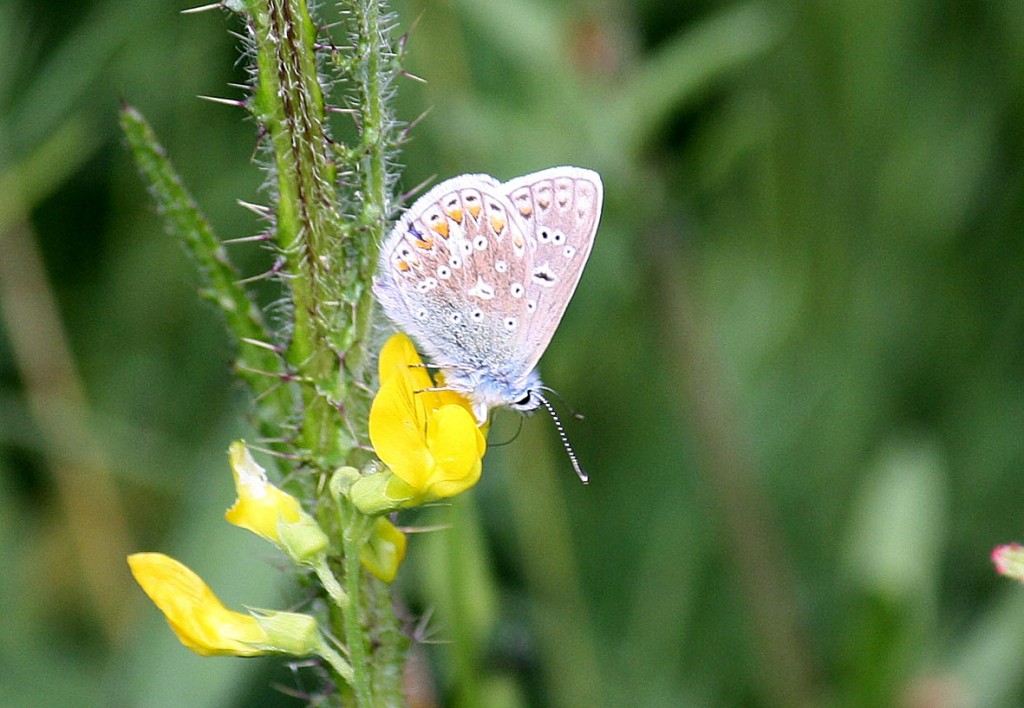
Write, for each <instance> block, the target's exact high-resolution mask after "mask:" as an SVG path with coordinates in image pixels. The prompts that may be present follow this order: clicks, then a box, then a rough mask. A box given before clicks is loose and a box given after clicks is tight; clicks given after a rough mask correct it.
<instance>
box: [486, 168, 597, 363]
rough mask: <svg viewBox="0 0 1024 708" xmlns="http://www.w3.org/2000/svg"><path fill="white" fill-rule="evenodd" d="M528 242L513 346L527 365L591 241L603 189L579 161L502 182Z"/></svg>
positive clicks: (544, 340)
mask: <svg viewBox="0 0 1024 708" xmlns="http://www.w3.org/2000/svg"><path fill="white" fill-rule="evenodd" d="M502 189H503V190H504V192H505V194H506V195H507V196H508V201H509V202H510V203H511V205H512V208H513V209H514V213H515V215H516V216H517V217H518V218H519V219H520V220H521V221H522V223H523V225H524V228H525V230H526V234H527V241H528V243H529V249H530V254H529V259H528V263H527V264H526V267H527V272H526V273H525V275H524V278H525V283H526V287H527V293H528V296H527V298H525V302H524V303H523V307H524V315H525V319H526V324H525V326H524V327H522V328H521V329H520V330H519V331H518V332H517V341H516V348H517V351H518V352H520V353H521V358H522V359H523V360H524V364H525V366H526V369H527V371H530V370H532V369H533V368H534V367H535V366H536V365H537V362H538V361H539V360H540V357H541V355H542V354H543V353H544V350H545V349H547V347H548V344H549V343H550V342H551V337H552V336H554V333H555V329H556V328H557V327H558V323H559V322H560V321H561V319H562V315H564V314H565V310H566V308H567V307H568V306H569V300H570V299H571V298H572V296H573V293H574V292H575V291H576V286H577V285H578V284H579V281H580V277H581V276H582V275H583V266H585V265H586V263H587V259H588V258H589V257H590V250H591V248H592V247H593V245H594V236H595V235H596V234H597V226H598V222H599V221H600V218H601V204H602V201H603V198H604V189H603V186H602V183H601V177H600V176H599V175H598V174H597V173H596V172H594V171H592V170H586V169H583V168H581V167H568V166H566V167H552V168H550V169H546V170H541V171H540V172H534V173H532V174H528V175H524V176H523V177H518V178H516V179H514V180H511V181H509V182H507V183H506V184H504V185H502Z"/></svg>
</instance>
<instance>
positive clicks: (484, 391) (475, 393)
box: [449, 370, 543, 424]
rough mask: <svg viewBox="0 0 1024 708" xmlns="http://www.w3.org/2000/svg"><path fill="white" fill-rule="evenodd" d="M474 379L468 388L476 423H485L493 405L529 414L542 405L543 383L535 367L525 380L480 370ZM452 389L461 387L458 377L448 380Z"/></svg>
mask: <svg viewBox="0 0 1024 708" xmlns="http://www.w3.org/2000/svg"><path fill="white" fill-rule="evenodd" d="M472 378H473V379H474V380H473V381H472V382H471V383H470V385H469V386H467V388H468V389H469V393H468V395H469V399H470V401H471V402H472V404H473V413H474V414H475V415H476V419H477V422H478V423H480V424H483V423H484V422H485V421H486V420H487V415H488V413H489V412H490V410H491V409H492V408H499V407H502V406H505V407H508V408H511V409H513V410H517V411H519V412H521V413H529V412H531V411H534V410H536V409H537V408H540V406H541V405H542V398H543V397H542V396H541V393H540V390H541V387H542V384H541V382H540V376H539V375H538V374H537V372H536V370H535V371H531V372H530V373H529V374H528V375H527V376H526V378H525V379H524V380H522V381H520V382H516V383H509V382H508V381H506V380H504V379H502V378H501V377H498V376H493V375H488V374H486V373H479V372H477V373H476V375H474V376H473V377H472ZM449 381H450V383H451V384H452V385H453V388H459V382H458V381H457V379H449Z"/></svg>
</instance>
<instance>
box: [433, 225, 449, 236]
mask: <svg viewBox="0 0 1024 708" xmlns="http://www.w3.org/2000/svg"><path fill="white" fill-rule="evenodd" d="M430 228H432V229H433V230H434V231H436V232H437V233H439V234H441V237H442V238H448V222H447V221H439V222H437V223H436V224H431V225H430Z"/></svg>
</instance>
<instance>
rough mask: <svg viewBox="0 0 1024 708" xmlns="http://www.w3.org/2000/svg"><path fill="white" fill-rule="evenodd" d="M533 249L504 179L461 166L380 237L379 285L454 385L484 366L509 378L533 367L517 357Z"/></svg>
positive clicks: (393, 312) (393, 313)
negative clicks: (502, 182) (507, 194)
mask: <svg viewBox="0 0 1024 708" xmlns="http://www.w3.org/2000/svg"><path fill="white" fill-rule="evenodd" d="M528 255H529V248H528V243H527V237H526V234H525V232H524V227H523V224H522V223H521V221H520V220H519V219H517V218H516V217H515V216H514V214H513V210H512V207H511V205H510V204H509V203H508V201H507V199H506V198H505V196H504V194H503V190H502V188H501V185H500V183H499V182H497V181H496V180H495V179H494V178H492V177H489V176H487V175H463V176H461V177H455V178H453V179H450V180H447V181H445V182H442V183H440V184H438V185H437V186H436V187H434V188H433V189H431V190H430V191H429V192H427V193H426V194H425V195H423V196H422V197H421V198H420V199H418V200H417V201H416V202H415V203H414V204H413V205H412V207H411V208H410V209H409V210H408V211H407V212H406V213H405V215H404V216H403V217H402V218H401V220H400V221H399V222H398V224H397V225H396V226H395V228H394V229H393V230H392V232H391V234H390V235H389V236H388V238H387V239H386V240H385V242H384V244H383V246H382V249H381V254H380V264H379V268H378V275H377V278H376V280H375V283H374V292H375V294H376V295H377V298H378V300H379V301H380V302H381V304H382V305H383V307H384V311H385V313H386V314H387V315H388V316H389V317H390V318H391V319H392V320H393V321H394V322H395V323H396V324H398V325H399V326H400V327H401V328H402V329H403V330H405V331H406V332H407V333H408V334H409V335H410V336H412V337H413V338H414V339H415V340H416V341H417V342H418V343H419V345H420V347H421V348H422V349H423V350H424V352H425V353H426V354H427V355H428V356H429V357H430V359H431V360H432V362H433V363H434V364H435V365H437V366H440V367H442V368H444V369H445V370H446V371H447V372H448V373H449V384H450V385H452V386H453V387H456V388H460V389H467V390H471V389H472V388H474V387H475V383H474V382H475V381H477V380H478V379H479V378H480V377H481V376H483V377H487V376H491V377H492V378H495V379H498V380H499V381H501V382H502V383H508V382H511V381H515V380H517V379H518V378H522V377H525V374H527V373H529V370H526V371H525V372H521V371H520V369H521V368H522V362H517V361H516V352H517V343H516V334H517V333H518V332H519V330H520V328H521V327H522V326H523V325H522V323H521V322H520V317H521V315H520V314H519V311H520V309H521V307H520V301H522V300H524V299H525V298H524V296H525V291H526V286H525V276H526V273H527V272H528V271H527V269H528ZM460 381H461V382H462V385H460ZM467 381H469V383H466V382H467Z"/></svg>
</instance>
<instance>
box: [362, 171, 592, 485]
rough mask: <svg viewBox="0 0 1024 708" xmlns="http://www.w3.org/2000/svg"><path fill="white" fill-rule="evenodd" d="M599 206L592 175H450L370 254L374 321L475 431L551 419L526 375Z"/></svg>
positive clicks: (556, 318)
mask: <svg viewBox="0 0 1024 708" xmlns="http://www.w3.org/2000/svg"><path fill="white" fill-rule="evenodd" d="M602 198H603V188H602V184H601V178H600V176H599V175H598V174H597V173H596V172H593V171H592V170H587V169H583V168H580V167H552V168H549V169H546V170H541V171H540V172H534V173H532V174H528V175H524V176H522V177H517V178H516V179H513V180H511V181H509V182H505V183H501V182H498V181H497V180H496V179H494V178H493V177H490V176H488V175H461V176H459V177H454V178H452V179H449V180H445V181H444V182H441V183H440V184H438V185H436V186H435V187H433V188H432V189H430V190H429V191H428V192H427V193H426V194H424V195H423V196H422V197H420V198H419V199H417V200H416V202H415V203H414V204H413V205H412V207H410V208H409V210H408V211H406V212H405V214H404V215H403V216H402V218H401V219H400V220H399V221H398V223H397V224H396V226H395V227H394V229H393V230H392V231H391V233H390V235H389V236H388V237H387V239H385V241H384V243H383V244H382V246H381V250H380V262H379V264H378V270H377V277H376V278H375V279H374V285H373V289H374V293H375V294H376V296H377V299H378V300H379V301H380V303H381V305H382V306H383V308H384V312H385V313H386V314H387V316H388V317H389V318H390V319H391V320H392V321H393V322H394V323H395V324H396V325H397V326H398V327H399V328H400V329H402V330H403V331H405V332H406V333H407V334H409V335H410V336H411V337H412V338H413V339H414V340H416V342H417V343H418V344H419V346H420V347H421V349H422V350H423V352H424V353H425V354H426V355H427V356H428V357H429V358H430V360H431V363H432V364H433V365H434V366H437V367H438V368H440V369H442V370H443V371H444V374H445V381H446V387H447V388H450V389H452V390H455V391H458V392H460V393H462V394H464V395H465V396H466V397H467V398H468V399H469V400H470V402H471V403H472V405H473V411H474V413H475V415H476V417H477V420H478V421H479V422H481V423H482V422H483V421H485V420H486V419H487V415H488V411H489V410H490V409H491V408H494V407H497V406H508V407H511V408H514V409H516V410H520V411H532V410H534V409H536V408H538V407H539V406H541V405H544V406H546V407H547V408H548V410H549V411H550V410H551V406H550V404H549V403H548V401H547V399H546V398H545V397H544V396H543V394H542V393H541V390H542V384H541V381H540V376H539V375H538V374H537V371H536V366H537V362H538V361H539V360H540V357H541V355H542V354H543V353H544V350H545V349H547V347H548V343H549V342H550V341H551V337H552V336H553V335H554V333H555V329H556V328H557V327H558V323H559V322H560V321H561V319H562V315H563V314H564V313H565V309H566V307H567V306H568V305H569V300H570V298H571V297H572V295H573V292H574V291H575V290H576V285H577V283H579V280H580V276H581V275H582V273H583V266H584V265H585V264H586V262H587V258H588V257H589V256H590V249H591V247H592V246H593V245H594V236H595V234H596V233H597V225H598V221H599V220H600V217H601V202H602ZM552 414H553V411H552ZM555 420H556V422H557V417H556V419H555ZM558 428H559V433H560V434H561V435H562V438H563V442H564V441H565V436H564V433H563V432H562V429H561V425H560V424H559V426H558ZM567 448H568V445H567ZM570 457H571V458H572V461H573V465H574V467H576V471H577V473H579V474H580V476H581V478H583V479H586V475H585V474H584V473H583V472H582V470H581V469H580V468H579V466H578V465H577V464H576V460H575V456H574V455H572V454H571V451H570Z"/></svg>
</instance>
